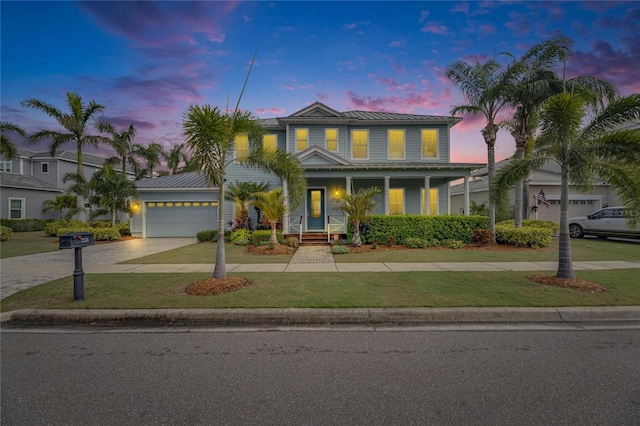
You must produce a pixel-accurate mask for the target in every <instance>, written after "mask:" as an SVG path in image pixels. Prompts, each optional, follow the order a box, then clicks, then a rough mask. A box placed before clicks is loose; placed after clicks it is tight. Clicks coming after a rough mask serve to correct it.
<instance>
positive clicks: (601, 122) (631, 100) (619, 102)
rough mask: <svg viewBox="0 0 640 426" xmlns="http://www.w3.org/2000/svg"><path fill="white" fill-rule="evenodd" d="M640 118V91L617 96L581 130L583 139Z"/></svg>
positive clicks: (594, 136) (593, 136) (596, 135)
mask: <svg viewBox="0 0 640 426" xmlns="http://www.w3.org/2000/svg"><path fill="white" fill-rule="evenodd" d="M638 118H640V93H634V94H632V95H629V96H625V97H622V98H618V99H616V100H614V101H612V102H609V104H608V105H607V106H606V107H605V108H604V109H602V110H601V111H599V113H598V115H597V116H596V117H595V118H594V119H593V120H592V121H591V122H590V123H589V124H588V125H587V126H586V127H585V128H584V130H583V131H582V138H583V139H591V138H596V137H598V136H599V135H601V134H602V133H604V132H608V131H612V130H614V129H615V128H617V127H619V126H621V125H623V124H625V123H627V122H629V121H632V120H637V119H638Z"/></svg>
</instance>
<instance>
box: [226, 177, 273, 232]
mask: <svg viewBox="0 0 640 426" xmlns="http://www.w3.org/2000/svg"><path fill="white" fill-rule="evenodd" d="M268 189H269V184H268V183H266V182H260V183H258V182H238V181H236V182H235V183H230V184H229V187H228V188H227V191H226V193H225V197H226V199H227V200H228V201H235V202H238V203H240V219H241V220H242V223H245V224H246V225H247V226H248V224H249V222H248V220H247V218H248V217H249V203H250V202H251V201H253V200H254V199H255V194H256V193H258V192H266V191H267V190H268Z"/></svg>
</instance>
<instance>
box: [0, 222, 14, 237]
mask: <svg viewBox="0 0 640 426" xmlns="http://www.w3.org/2000/svg"><path fill="white" fill-rule="evenodd" d="M12 233H13V231H12V230H11V228H9V227H8V226H3V225H0V241H7V240H8V239H9V238H11V234H12Z"/></svg>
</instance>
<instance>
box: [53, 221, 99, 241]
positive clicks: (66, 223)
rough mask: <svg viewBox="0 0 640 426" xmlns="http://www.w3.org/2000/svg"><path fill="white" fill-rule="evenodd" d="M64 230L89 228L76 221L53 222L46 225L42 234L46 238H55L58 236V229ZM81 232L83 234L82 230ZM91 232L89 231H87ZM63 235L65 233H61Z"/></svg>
mask: <svg viewBox="0 0 640 426" xmlns="http://www.w3.org/2000/svg"><path fill="white" fill-rule="evenodd" d="M61 228H64V229H67V228H90V227H89V226H88V225H87V224H86V223H82V222H80V221H78V220H67V219H61V220H54V221H52V222H49V223H47V224H46V225H45V226H44V233H45V235H46V236H47V237H57V236H58V235H60V229H61ZM67 232H76V231H67ZM82 232H85V231H84V230H83V231H82ZM88 232H91V229H90V230H89V231H88ZM63 234H65V232H63Z"/></svg>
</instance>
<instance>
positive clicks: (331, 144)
mask: <svg viewBox="0 0 640 426" xmlns="http://www.w3.org/2000/svg"><path fill="white" fill-rule="evenodd" d="M324 143H325V147H326V148H327V151H337V150H338V129H324Z"/></svg>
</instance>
